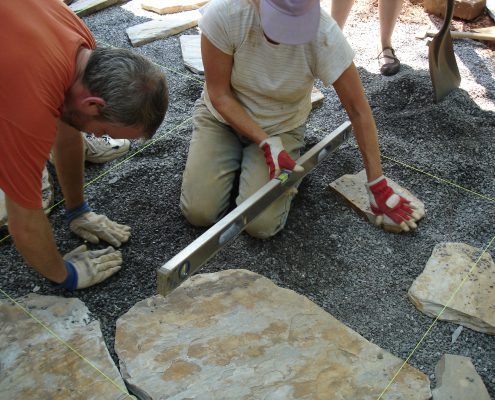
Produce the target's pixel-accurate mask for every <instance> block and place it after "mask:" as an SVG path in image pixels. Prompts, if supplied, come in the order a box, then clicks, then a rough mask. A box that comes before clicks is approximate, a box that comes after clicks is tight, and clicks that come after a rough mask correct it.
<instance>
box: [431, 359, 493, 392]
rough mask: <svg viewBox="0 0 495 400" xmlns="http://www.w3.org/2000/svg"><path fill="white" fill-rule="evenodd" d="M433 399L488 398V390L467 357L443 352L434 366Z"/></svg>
mask: <svg viewBox="0 0 495 400" xmlns="http://www.w3.org/2000/svg"><path fill="white" fill-rule="evenodd" d="M435 377H436V378H437V387H436V388H435V389H433V392H432V394H433V400H456V399H458V400H490V395H489V394H488V390H486V387H485V384H484V383H483V381H482V380H481V378H480V376H479V375H478V373H477V372H476V369H475V368H474V365H473V363H472V362H471V359H470V358H468V357H462V356H455V355H452V354H445V355H444V356H443V357H442V358H441V359H440V361H439V362H438V364H437V366H436V368H435Z"/></svg>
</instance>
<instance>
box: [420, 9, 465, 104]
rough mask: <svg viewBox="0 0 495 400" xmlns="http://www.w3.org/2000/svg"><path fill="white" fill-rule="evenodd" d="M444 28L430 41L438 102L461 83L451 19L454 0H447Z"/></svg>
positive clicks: (433, 82) (431, 74) (431, 72)
mask: <svg viewBox="0 0 495 400" xmlns="http://www.w3.org/2000/svg"><path fill="white" fill-rule="evenodd" d="M446 5H447V7H446V10H445V19H444V21H443V25H442V28H441V29H440V31H439V32H438V33H437V34H436V35H435V37H434V38H433V40H432V41H431V42H430V45H429V49H428V61H429V64H430V76H431V83H432V84H433V94H434V96H435V103H438V102H439V101H440V100H442V99H443V98H444V97H445V96H447V95H448V94H449V93H450V92H451V91H452V90H454V89H457V88H458V87H459V85H460V83H461V75H460V74H459V68H457V61H456V60H455V54H454V46H453V44H452V36H451V35H450V21H451V20H452V16H453V14H454V0H447V4H446Z"/></svg>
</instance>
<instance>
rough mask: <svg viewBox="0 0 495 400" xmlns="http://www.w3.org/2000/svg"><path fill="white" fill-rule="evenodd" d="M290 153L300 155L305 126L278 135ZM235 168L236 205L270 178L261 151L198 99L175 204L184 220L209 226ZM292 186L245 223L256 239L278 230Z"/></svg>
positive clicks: (225, 203) (225, 200)
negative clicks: (217, 117)
mask: <svg viewBox="0 0 495 400" xmlns="http://www.w3.org/2000/svg"><path fill="white" fill-rule="evenodd" d="M279 136H280V138H281V139H282V142H283V144H284V147H285V149H286V150H287V152H288V153H289V155H290V156H291V157H292V158H294V159H297V158H299V154H300V149H301V148H302V147H303V146H304V127H298V128H296V129H294V130H292V131H289V132H285V133H282V134H280V135H279ZM238 171H240V176H239V188H238V193H239V194H238V196H237V198H236V204H237V205H239V204H241V203H242V202H243V201H244V200H246V199H247V198H248V197H249V196H251V195H252V194H253V193H254V192H256V191H257V190H258V189H259V188H261V187H262V186H263V185H265V184H266V183H267V182H268V180H269V172H268V166H267V164H266V162H265V157H264V155H263V151H262V150H261V149H260V148H259V147H258V145H257V144H255V143H252V142H251V141H249V140H248V139H246V138H245V137H242V136H240V135H239V134H237V133H236V132H235V131H234V130H233V129H232V128H231V127H230V126H228V125H226V124H223V123H221V122H219V121H218V120H217V119H216V118H215V117H214V116H213V115H212V114H211V112H210V111H209V110H208V108H207V107H206V105H205V104H204V103H203V101H202V100H201V99H200V100H198V101H197V102H196V106H195V109H194V113H193V134H192V139H191V143H190V146H189V154H188V157H187V163H186V167H185V170H184V175H183V180H182V190H181V197H180V207H181V210H182V212H183V214H184V216H185V217H186V218H187V219H188V221H189V222H190V223H191V224H193V225H197V226H209V225H212V224H214V223H215V222H217V221H218V220H219V219H221V218H222V217H223V216H224V214H225V213H226V212H227V210H228V208H229V205H230V199H231V194H232V192H233V190H234V187H233V185H234V183H235V181H236V173H237V172H238ZM294 193H295V190H288V191H287V192H286V193H285V194H284V195H282V196H281V197H279V198H278V199H277V200H276V201H275V202H273V203H272V204H271V205H270V206H269V207H268V208H267V209H265V210H264V211H263V212H262V213H261V214H260V215H259V216H258V217H257V218H256V219H254V220H253V221H251V223H250V224H249V225H248V226H247V227H246V232H248V233H249V234H250V235H252V236H254V237H258V238H268V237H270V236H273V235H275V234H276V233H277V232H278V231H280V230H281V229H282V228H283V227H284V225H285V222H286V220H287V216H288V214H289V209H290V204H291V201H292V199H293V197H294Z"/></svg>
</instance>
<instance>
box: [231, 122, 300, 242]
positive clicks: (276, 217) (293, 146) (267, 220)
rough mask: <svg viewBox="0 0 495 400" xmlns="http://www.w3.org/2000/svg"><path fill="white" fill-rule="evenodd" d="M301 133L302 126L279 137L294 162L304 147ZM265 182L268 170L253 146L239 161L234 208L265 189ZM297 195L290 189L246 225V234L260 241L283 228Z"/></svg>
mask: <svg viewBox="0 0 495 400" xmlns="http://www.w3.org/2000/svg"><path fill="white" fill-rule="evenodd" d="M304 131H305V129H304V127H303V126H301V127H299V128H296V129H294V130H292V131H289V132H286V133H283V134H281V135H280V138H281V139H282V143H283V144H284V147H285V149H286V150H287V152H288V153H289V155H290V156H291V157H292V158H293V159H294V160H297V159H298V158H299V155H300V150H301V149H302V148H303V147H304ZM268 179H269V176H268V166H267V165H266V161H265V157H264V155H263V152H262V151H261V149H260V148H259V147H258V145H256V144H254V143H253V144H250V145H248V146H246V147H245V148H244V155H243V158H242V166H241V176H240V182H239V196H238V197H237V199H236V203H237V205H239V204H241V203H242V202H243V201H244V200H246V199H247V198H248V197H249V196H251V195H252V194H253V193H255V192H256V191H257V190H258V189H260V188H261V187H262V186H263V185H265V184H266V183H267V182H268ZM296 193H297V189H296V188H295V187H293V188H292V189H289V190H288V191H287V192H286V193H284V194H283V195H282V196H280V197H279V198H278V199H277V200H275V201H274V202H273V203H272V204H271V205H270V206H268V207H267V208H266V209H265V210H264V211H263V212H262V213H261V214H260V215H258V217H256V218H255V219H254V220H253V221H251V223H249V224H248V226H247V227H246V232H247V233H248V234H249V235H251V236H253V237H256V238H259V239H267V238H269V237H271V236H273V235H275V234H276V233H277V232H279V231H280V230H281V229H282V228H283V227H284V226H285V222H286V221H287V216H288V215H289V210H290V204H291V202H292V199H293V198H294V195H295V194H296Z"/></svg>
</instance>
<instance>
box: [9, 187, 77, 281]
mask: <svg viewBox="0 0 495 400" xmlns="http://www.w3.org/2000/svg"><path fill="white" fill-rule="evenodd" d="M5 203H6V206H7V215H8V218H9V223H8V228H9V232H10V234H11V235H12V238H13V239H14V242H15V245H16V247H17V250H18V251H19V253H21V255H22V256H23V257H24V259H25V260H26V262H27V263H28V264H29V265H30V266H32V267H33V268H34V269H35V270H36V271H38V272H39V273H40V274H42V275H43V276H45V277H47V278H48V279H50V280H51V281H53V282H57V283H61V282H63V281H64V280H65V278H66V277H67V270H66V268H65V266H64V261H63V259H62V256H61V255H60V253H59V252H58V250H57V246H56V244H55V239H54V237H53V232H52V228H51V226H50V223H49V222H48V219H47V217H46V215H45V213H44V212H43V209H36V210H31V209H28V208H24V207H21V206H20V205H18V204H17V203H15V202H14V201H12V200H10V199H9V198H8V196H5Z"/></svg>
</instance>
